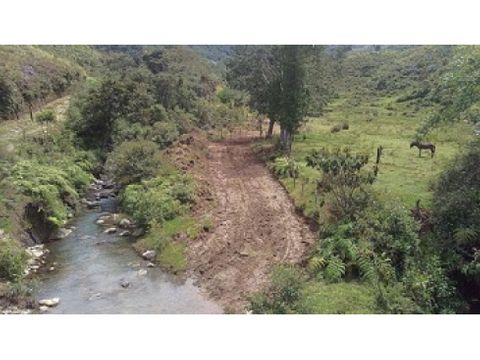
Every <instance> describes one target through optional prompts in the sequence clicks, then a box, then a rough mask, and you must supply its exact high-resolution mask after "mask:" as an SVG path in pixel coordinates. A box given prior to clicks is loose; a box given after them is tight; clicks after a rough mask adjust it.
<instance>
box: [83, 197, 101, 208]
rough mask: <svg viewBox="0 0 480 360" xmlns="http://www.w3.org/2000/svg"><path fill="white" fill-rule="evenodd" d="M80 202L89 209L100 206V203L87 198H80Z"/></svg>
mask: <svg viewBox="0 0 480 360" xmlns="http://www.w3.org/2000/svg"><path fill="white" fill-rule="evenodd" d="M80 202H81V203H82V204H84V205H86V206H87V208H89V209H93V208H96V207H97V206H100V203H99V202H98V201H90V200H87V199H82V200H81V201H80Z"/></svg>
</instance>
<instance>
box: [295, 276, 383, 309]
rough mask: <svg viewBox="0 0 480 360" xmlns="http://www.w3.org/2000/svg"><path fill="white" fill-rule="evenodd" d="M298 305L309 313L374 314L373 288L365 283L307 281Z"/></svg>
mask: <svg viewBox="0 0 480 360" xmlns="http://www.w3.org/2000/svg"><path fill="white" fill-rule="evenodd" d="M300 307H301V308H302V309H304V311H305V312H306V313H309V314H374V313H376V312H378V311H376V306H375V295H374V291H373V289H372V288H371V287H370V286H369V285H366V284H361V283H356V282H348V283H347V282H340V283H335V284H325V283H318V282H311V283H309V284H308V285H307V286H306V288H305V289H304V290H303V293H302V298H301V303H300Z"/></svg>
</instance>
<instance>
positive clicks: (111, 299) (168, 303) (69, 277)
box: [37, 200, 222, 314]
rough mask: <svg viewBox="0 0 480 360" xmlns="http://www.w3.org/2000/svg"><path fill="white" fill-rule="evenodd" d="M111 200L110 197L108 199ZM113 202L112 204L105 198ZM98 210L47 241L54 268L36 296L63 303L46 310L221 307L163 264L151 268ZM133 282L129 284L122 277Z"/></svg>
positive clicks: (152, 310) (206, 309) (138, 310)
mask: <svg viewBox="0 0 480 360" xmlns="http://www.w3.org/2000/svg"><path fill="white" fill-rule="evenodd" d="M109 201H110V202H111V200H109ZM103 205H104V206H103V210H105V206H112V204H111V203H110V204H109V203H108V201H107V203H105V202H104V204H103ZM99 215H100V213H99V212H96V211H89V212H85V213H83V214H81V215H80V216H79V217H78V218H77V219H76V221H74V222H73V223H72V225H73V226H75V230H74V232H73V233H72V234H70V236H68V237H67V238H66V239H64V240H59V241H56V242H52V243H50V244H49V245H48V248H49V249H50V254H49V256H48V262H49V263H54V262H56V263H57V264H56V266H55V270H53V271H51V272H48V273H47V274H45V275H43V276H42V277H41V279H40V283H39V286H38V290H37V298H38V299H44V298H53V297H58V298H60V304H59V305H58V306H56V307H53V308H50V309H49V310H48V313H68V314H86V313H101V314H110V313H114V314H119V313H137V314H153V313H167V314H172V313H186V314H192V313H210V314H211V313H221V312H222V309H221V307H220V306H219V305H217V304H216V303H214V302H212V301H210V300H208V299H207V298H206V297H205V296H204V295H203V294H202V293H201V292H200V290H199V289H198V288H197V287H195V286H194V285H193V281H192V279H189V278H187V279H181V278H178V277H175V276H172V275H170V274H167V273H165V272H164V271H162V270H161V269H159V268H156V267H155V268H147V266H146V264H147V262H146V261H144V260H143V259H141V258H140V257H139V256H138V255H137V254H136V253H135V251H134V250H133V248H132V246H131V242H130V240H128V239H127V238H124V237H120V236H118V235H115V234H113V235H107V234H104V233H103V230H104V229H103V228H102V227H100V226H98V225H97V224H95V221H96V220H97V219H98V217H99ZM143 269H144V270H147V274H145V275H141V274H139V270H143ZM122 281H126V282H129V286H128V287H127V288H123V287H122V286H121V285H120V283H121V282H122Z"/></svg>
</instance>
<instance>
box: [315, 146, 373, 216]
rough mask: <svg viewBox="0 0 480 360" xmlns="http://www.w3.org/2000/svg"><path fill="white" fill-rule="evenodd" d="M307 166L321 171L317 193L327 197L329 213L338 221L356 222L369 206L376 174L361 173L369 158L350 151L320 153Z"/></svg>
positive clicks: (316, 152)
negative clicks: (371, 185) (357, 217)
mask: <svg viewBox="0 0 480 360" xmlns="http://www.w3.org/2000/svg"><path fill="white" fill-rule="evenodd" d="M306 161H307V166H310V167H312V168H315V169H317V170H321V171H322V176H321V178H320V179H319V180H318V182H317V183H318V190H321V191H323V192H325V193H327V194H328V203H327V205H328V211H329V212H330V215H332V216H333V217H334V218H336V219H337V220H339V219H343V218H348V219H354V217H355V214H356V213H358V211H360V210H361V209H363V208H364V207H365V206H366V204H367V203H368V198H369V192H368V190H369V188H368V185H370V184H372V183H373V181H374V180H375V176H374V174H373V172H366V171H362V168H363V167H364V166H365V165H366V164H367V163H368V156H367V155H362V154H352V153H351V152H350V150H349V149H343V150H342V149H335V150H332V151H331V150H327V149H322V150H317V151H312V152H311V153H310V154H309V155H307V157H306Z"/></svg>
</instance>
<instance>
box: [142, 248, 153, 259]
mask: <svg viewBox="0 0 480 360" xmlns="http://www.w3.org/2000/svg"><path fill="white" fill-rule="evenodd" d="M142 257H143V258H144V259H145V260H150V261H152V260H154V259H155V258H156V257H157V252H156V251H155V250H147V251H145V252H144V253H143V254H142Z"/></svg>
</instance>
